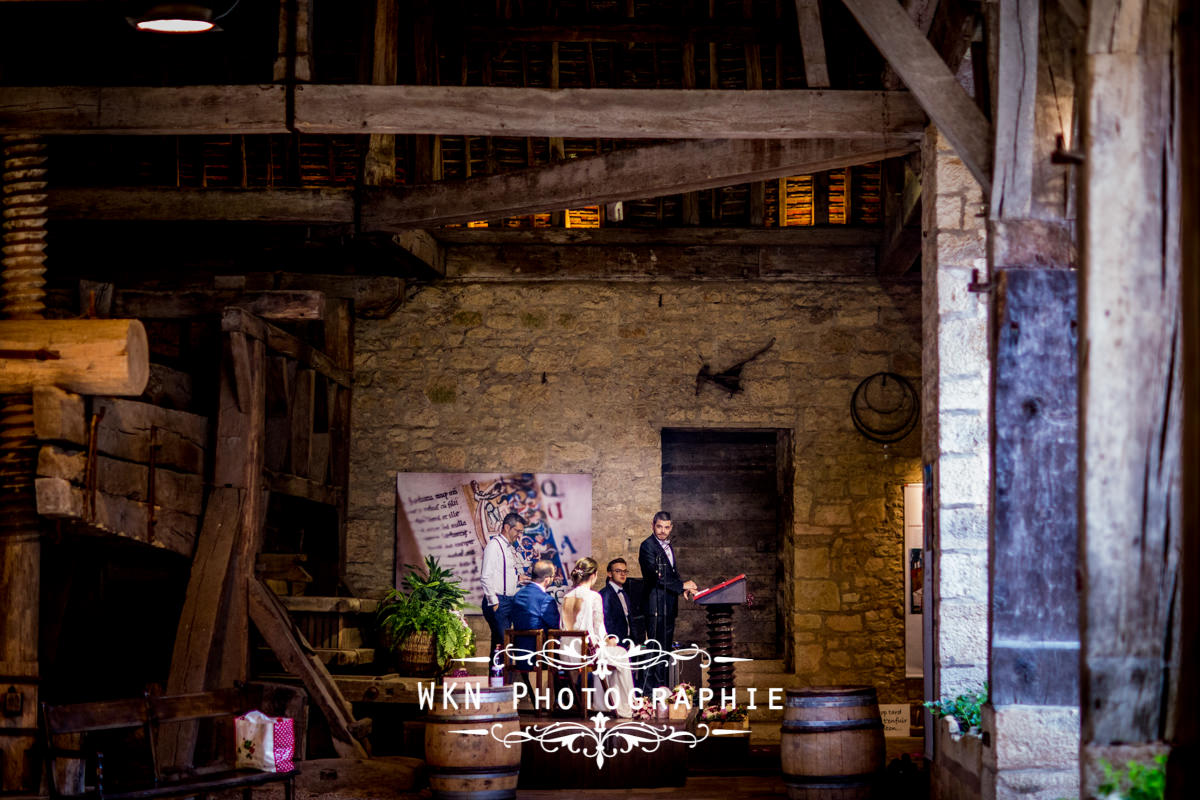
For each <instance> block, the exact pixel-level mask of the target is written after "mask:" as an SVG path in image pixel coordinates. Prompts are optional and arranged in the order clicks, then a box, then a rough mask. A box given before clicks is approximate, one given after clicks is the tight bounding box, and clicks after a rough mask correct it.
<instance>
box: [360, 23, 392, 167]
mask: <svg viewBox="0 0 1200 800" xmlns="http://www.w3.org/2000/svg"><path fill="white" fill-rule="evenodd" d="M399 41H400V4H399V3H398V2H397V0H376V2H375V50H374V57H373V59H372V62H371V83H373V84H376V85H390V84H394V83H395V82H396V69H397V61H398V59H399V55H400V54H399V47H398V45H399ZM395 181H396V137H395V135H394V134H386V133H382V134H371V137H370V140H369V142H368V145H367V156H366V162H365V164H364V165H363V183H365V184H367V185H368V186H388V185H391V184H392V183H395Z"/></svg>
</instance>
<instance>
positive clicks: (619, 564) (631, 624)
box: [600, 558, 645, 649]
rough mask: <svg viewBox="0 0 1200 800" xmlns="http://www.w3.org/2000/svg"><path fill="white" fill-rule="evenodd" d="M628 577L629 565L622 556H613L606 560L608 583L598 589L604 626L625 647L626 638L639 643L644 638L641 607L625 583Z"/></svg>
mask: <svg viewBox="0 0 1200 800" xmlns="http://www.w3.org/2000/svg"><path fill="white" fill-rule="evenodd" d="M628 579H629V565H628V564H626V563H625V559H623V558H614V559H613V560H612V561H610V562H608V583H606V584H605V585H604V588H603V589H601V590H600V599H601V600H602V601H603V603H604V627H605V629H606V630H607V631H608V632H609V633H611V634H612V635H613V636H616V637H617V640H618V641H619V642H620V644H621V646H622V647H624V648H625V649H629V641H627V640H632V641H633V643H634V644H641V643H642V641H643V640H644V638H645V636H644V633H643V631H642V614H641V609H640V608H639V607H638V606H637V605H636V601H635V599H634V596H633V594H631V593H630V592H629V591H628V590H627V588H626V585H625V582H626V581H627V580H628Z"/></svg>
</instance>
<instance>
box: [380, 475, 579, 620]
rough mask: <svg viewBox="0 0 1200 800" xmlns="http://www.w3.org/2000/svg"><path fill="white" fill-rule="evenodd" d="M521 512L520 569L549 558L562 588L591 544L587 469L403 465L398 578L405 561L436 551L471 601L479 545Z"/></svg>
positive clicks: (478, 594) (477, 590)
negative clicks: (410, 468) (409, 468)
mask: <svg viewBox="0 0 1200 800" xmlns="http://www.w3.org/2000/svg"><path fill="white" fill-rule="evenodd" d="M511 511H515V512H516V513H518V514H520V515H521V516H522V517H524V518H525V534H524V535H523V536H522V537H521V538H520V539H518V540H517V541H516V543H515V546H516V548H517V551H518V552H519V553H520V554H521V556H522V558H524V559H525V571H526V572H528V571H529V567H530V566H531V565H532V564H533V562H534V561H536V560H537V559H539V558H544V559H548V560H550V561H552V562H554V566H555V569H556V572H555V576H554V584H553V586H552V587H551V591H552V592H555V593H556V594H561V593H562V592H563V591H565V590H566V583H567V581H566V576H567V575H570V574H571V568H572V567H573V566H574V565H575V562H576V561H578V560H579V559H580V558H583V557H584V556H586V555H590V554H591V550H592V476H591V475H554V474H534V473H529V472H516V473H495V472H462V473H447V472H401V473H399V474H397V475H396V586H400V585H401V584H400V581H401V578H402V576H403V575H404V573H405V572H407V570H406V569H405V565H406V564H418V563H421V562H422V561H423V560H424V558H425V556H434V557H436V558H437V559H438V563H440V564H441V565H442V566H443V567H445V568H446V569H449V570H451V571H452V572H453V573H454V575H455V577H457V578H458V579H459V581H460V582H461V583H462V585H463V588H464V589H466V591H467V602H468V603H470V604H471V605H473V606H475V607H476V608H478V607H480V604H481V603H482V600H483V587H482V585H481V583H480V579H479V576H480V574H481V572H482V568H483V564H482V560H483V548H484V545H486V544H487V540H488V538H489V537H491V536H492V534H495V533H499V532H500V525H501V522H502V521H503V520H504V517H505V515H506V514H508V513H509V512H511Z"/></svg>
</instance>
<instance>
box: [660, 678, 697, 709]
mask: <svg viewBox="0 0 1200 800" xmlns="http://www.w3.org/2000/svg"><path fill="white" fill-rule="evenodd" d="M681 692H682V693H683V696H684V697H685V698H686V699H687V707H688V708H691V707H692V706H694V705H696V687H695V686H692V685H691V684H690V683H680V684H676V686H675V688H674V689H672V690H671V696H670V697H668V698H667V705H671V706H673V705H675V704H676V703H677V702H679V695H680V693H681Z"/></svg>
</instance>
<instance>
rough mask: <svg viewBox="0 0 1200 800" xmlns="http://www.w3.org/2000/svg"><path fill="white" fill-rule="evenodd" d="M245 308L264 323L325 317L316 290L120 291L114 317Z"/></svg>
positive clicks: (168, 315)
mask: <svg viewBox="0 0 1200 800" xmlns="http://www.w3.org/2000/svg"><path fill="white" fill-rule="evenodd" d="M230 307H236V308H242V309H245V310H246V311H248V312H250V313H251V314H254V315H256V316H259V317H262V318H263V319H280V320H292V321H296V320H319V319H321V317H322V315H323V314H324V313H325V295H324V294H322V293H321V292H319V291H314V290H311V289H310V290H301V289H291V290H270V291H265V292H238V291H223V290H218V289H207V290H206V289H193V290H189V291H182V292H148V291H142V290H139V289H120V290H118V291H117V292H116V297H115V299H114V309H115V311H114V313H116V314H118V315H120V316H129V317H138V318H140V319H187V318H189V317H203V316H210V315H218V314H221V313H223V312H224V311H225V309H226V308H230Z"/></svg>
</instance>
